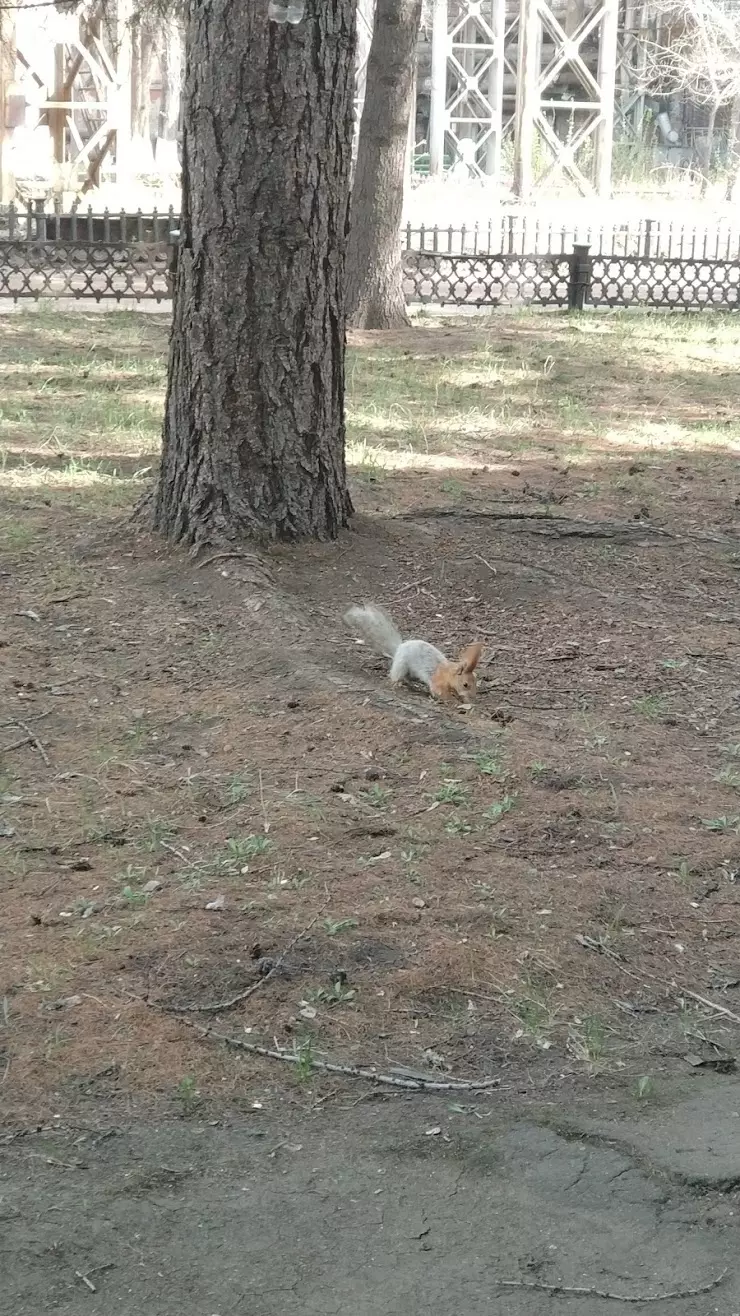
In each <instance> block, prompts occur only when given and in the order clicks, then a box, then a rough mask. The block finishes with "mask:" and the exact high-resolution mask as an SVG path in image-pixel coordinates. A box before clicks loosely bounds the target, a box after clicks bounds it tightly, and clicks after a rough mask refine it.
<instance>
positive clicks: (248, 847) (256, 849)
mask: <svg viewBox="0 0 740 1316" xmlns="http://www.w3.org/2000/svg"><path fill="white" fill-rule="evenodd" d="M271 846H272V841H271V839H270V837H269V836H263V835H262V833H261V832H259V833H254V832H250V834H249V836H243V837H238V836H230V837H229V838H228V840H227V842H226V859H227V862H231V863H239V864H242V863H246V862H247V860H249V859H256V858H257V856H258V855H263V854H266V853H267V851H268V850H269V849H270V848H271Z"/></svg>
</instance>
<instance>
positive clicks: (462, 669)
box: [450, 644, 483, 700]
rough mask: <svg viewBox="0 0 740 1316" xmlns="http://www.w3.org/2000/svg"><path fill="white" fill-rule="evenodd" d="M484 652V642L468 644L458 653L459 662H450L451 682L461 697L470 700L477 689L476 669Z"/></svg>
mask: <svg viewBox="0 0 740 1316" xmlns="http://www.w3.org/2000/svg"><path fill="white" fill-rule="evenodd" d="M482 653H483V645H482V644H468V645H466V646H465V648H464V649H461V650H460V652H459V654H458V655H457V662H454V663H450V668H451V672H450V678H451V679H450V684H451V685H452V686H453V687H454V689H455V691H456V693H457V694H458V695H459V697H460V698H461V699H465V700H469V699H472V698H473V695H474V694H475V692H476V689H477V682H476V678H475V669H476V667H477V666H478V663H479V662H480V659H481V654H482Z"/></svg>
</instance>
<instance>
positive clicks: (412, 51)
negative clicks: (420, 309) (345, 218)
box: [347, 0, 421, 329]
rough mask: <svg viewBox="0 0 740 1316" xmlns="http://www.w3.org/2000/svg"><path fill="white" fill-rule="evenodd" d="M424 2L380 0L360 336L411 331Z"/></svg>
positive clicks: (355, 313) (357, 305)
mask: <svg viewBox="0 0 740 1316" xmlns="http://www.w3.org/2000/svg"><path fill="white" fill-rule="evenodd" d="M420 21H421V0H377V6H376V10H375V26H374V28H373V40H372V45H371V47H370V57H369V59H368V65H367V87H366V92H365V107H364V110H363V113H362V122H361V124H360V140H359V144H358V148H357V164H356V168H355V180H354V186H353V188H352V211H351V214H352V222H351V227H350V237H349V254H348V266H347V315H348V318H349V320H350V323H351V324H353V325H355V326H356V327H357V328H360V329H391V328H394V327H395V326H398V325H404V324H408V316H407V315H406V304H405V300H404V296H403V284H402V271H401V244H400V229H401V217H402V214H403V184H404V175H405V171H406V152H407V148H408V129H409V118H410V115H411V112H412V108H413V106H412V100H413V90H414V66H415V62H416V43H417V40H418V36H419V23H420Z"/></svg>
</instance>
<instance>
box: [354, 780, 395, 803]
mask: <svg viewBox="0 0 740 1316" xmlns="http://www.w3.org/2000/svg"><path fill="white" fill-rule="evenodd" d="M361 794H362V798H363V799H364V800H366V801H367V803H368V804H369V805H371V806H372V808H373V809H385V808H386V806H387V805H388V803H389V801H390V798H391V792H390V790H389V789H388V787H387V786H379V785H378V784H377V782H376V783H375V785H374V786H371V787H370V788H369V790H365V791H362V792H361Z"/></svg>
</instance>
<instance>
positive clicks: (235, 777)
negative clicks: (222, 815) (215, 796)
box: [224, 772, 250, 807]
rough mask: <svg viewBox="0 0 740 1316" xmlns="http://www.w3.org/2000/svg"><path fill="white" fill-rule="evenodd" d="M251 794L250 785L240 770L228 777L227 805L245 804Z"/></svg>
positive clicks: (225, 794)
mask: <svg viewBox="0 0 740 1316" xmlns="http://www.w3.org/2000/svg"><path fill="white" fill-rule="evenodd" d="M249 795H250V787H249V784H248V782H247V781H246V779H245V778H244V777H243V776H242V775H241V774H240V773H238V772H232V773H231V774H230V775H229V776H228V777H227V778H226V790H225V792H224V797H225V800H226V803H227V805H230V806H232V807H233V806H234V805H235V804H243V803H244V801H245V800H246V799H247V798H248V797H249Z"/></svg>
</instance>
